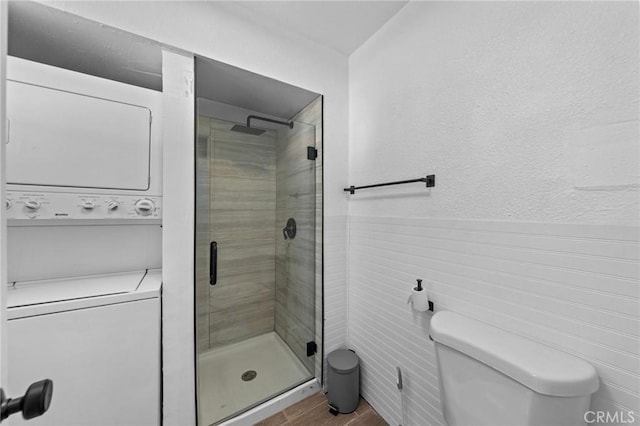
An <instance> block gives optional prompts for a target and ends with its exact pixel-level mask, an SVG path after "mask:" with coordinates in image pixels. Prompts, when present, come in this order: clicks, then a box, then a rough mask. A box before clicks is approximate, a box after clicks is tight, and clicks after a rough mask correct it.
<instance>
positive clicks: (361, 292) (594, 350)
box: [327, 216, 640, 426]
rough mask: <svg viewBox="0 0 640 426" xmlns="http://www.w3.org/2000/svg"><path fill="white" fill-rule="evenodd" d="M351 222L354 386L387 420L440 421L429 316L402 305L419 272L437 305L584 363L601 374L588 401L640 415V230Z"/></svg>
mask: <svg viewBox="0 0 640 426" xmlns="http://www.w3.org/2000/svg"><path fill="white" fill-rule="evenodd" d="M348 225H349V252H348V256H349V271H348V273H349V281H348V282H349V284H348V312H349V318H348V323H349V325H348V330H349V333H348V344H349V347H350V348H353V349H354V350H355V351H356V353H357V354H358V355H359V357H360V362H361V372H362V373H361V374H362V385H361V393H362V395H363V396H364V397H365V398H366V399H367V400H368V401H370V402H371V404H372V405H373V406H374V407H376V410H377V411H378V412H379V413H380V414H381V415H382V416H383V417H384V418H385V420H386V421H387V422H389V423H390V424H399V423H402V424H404V425H405V426H407V425H426V424H429V425H440V424H444V421H443V418H442V414H441V410H440V401H439V391H438V372H437V367H436V360H435V353H434V347H433V342H431V341H430V340H429V336H428V334H429V320H430V317H431V313H414V312H412V310H411V309H410V306H409V305H407V297H408V295H409V293H410V289H411V287H412V285H413V284H414V283H415V280H416V278H422V279H423V280H424V282H425V283H427V286H428V291H429V292H430V296H429V298H430V299H431V300H432V301H433V302H434V303H435V308H436V311H438V310H452V311H455V312H458V313H460V314H463V315H466V316H469V317H472V318H475V319H477V320H480V321H484V322H486V323H489V324H492V325H494V326H496V327H499V328H502V329H505V330H508V331H511V332H514V333H517V334H520V335H522V336H525V337H527V338H530V339H532V340H534V341H537V342H540V343H542V344H545V345H548V346H550V347H554V348H556V349H559V350H561V351H564V352H567V353H570V354H573V355H575V356H578V357H580V358H583V359H585V360H587V361H588V362H590V363H591V364H593V365H594V366H595V367H596V369H597V371H598V373H599V375H600V389H599V390H598V392H597V393H596V394H594V395H593V398H592V403H591V408H592V409H593V410H606V411H609V412H612V413H613V412H616V411H620V412H624V413H628V412H629V411H635V418H636V419H637V418H638V417H639V415H638V414H639V413H640V410H639V405H640V396H639V395H640V389H639V388H640V380H639V377H638V364H639V337H638V334H639V333H638V332H639V325H640V323H639V316H640V312H639V311H640V307H639V293H640V288H639V284H638V279H639V276H638V275H639V258H640V245H639V233H640V232H639V228H638V227H636V226H614V225H597V224H559V223H538V222H507V221H481V220H445V219H429V218H398V217H394V218H391V217H361V216H352V217H351V218H350V222H349V224H348ZM327 253H331V252H330V251H329V250H327ZM329 255H330V254H329ZM328 341H329V339H327V343H328ZM396 367H400V368H401V369H402V371H403V376H404V390H403V393H404V403H405V407H406V408H405V410H406V420H405V422H402V411H401V399H400V398H401V396H400V393H399V391H398V389H397V387H396Z"/></svg>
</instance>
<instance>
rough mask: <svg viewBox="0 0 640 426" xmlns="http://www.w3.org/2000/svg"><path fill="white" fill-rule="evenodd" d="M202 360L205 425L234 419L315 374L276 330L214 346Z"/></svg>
mask: <svg viewBox="0 0 640 426" xmlns="http://www.w3.org/2000/svg"><path fill="white" fill-rule="evenodd" d="M198 362H199V364H198V376H199V381H198V389H199V398H198V410H199V415H200V422H199V424H202V425H213V424H218V423H220V422H222V421H224V420H227V419H230V418H231V417H233V416H236V415H238V414H240V413H242V412H244V411H246V410H249V409H251V408H253V407H255V406H257V405H259V404H261V403H263V402H265V401H267V400H269V399H271V398H273V397H275V396H277V395H279V394H281V393H283V392H286V391H288V390H290V389H292V388H294V387H296V386H298V385H300V384H301V383H304V382H306V381H307V380H309V379H310V378H312V375H311V374H310V373H309V371H307V369H306V368H305V367H304V365H303V364H302V362H300V360H299V359H298V358H297V357H296V355H295V354H294V353H293V352H292V351H291V349H289V347H288V346H287V344H286V343H284V342H283V341H282V339H281V338H280V337H279V336H278V335H277V334H276V333H275V332H271V333H267V334H263V335H260V336H257V337H252V338H250V339H247V340H244V341H242V342H238V343H234V344H231V345H228V346H223V347H220V348H215V349H211V350H209V351H207V352H204V353H202V354H200V356H199V359H198Z"/></svg>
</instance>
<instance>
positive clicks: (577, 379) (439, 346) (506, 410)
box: [430, 311, 599, 426]
mask: <svg viewBox="0 0 640 426" xmlns="http://www.w3.org/2000/svg"><path fill="white" fill-rule="evenodd" d="M430 335H431V337H432V339H433V340H434V341H435V348H436V357H437V360H438V371H439V376H440V400H441V402H442V412H443V413H444V418H445V420H446V421H447V424H448V425H449V426H484V425H486V426H521V425H522V426H524V425H526V426H529V425H536V426H565V425H567V426H568V425H572V426H574V425H585V424H586V421H585V419H584V415H585V412H586V411H588V410H589V402H590V400H591V394H592V393H594V392H595V391H596V390H598V385H599V379H598V374H597V373H596V370H595V368H593V366H592V365H591V364H589V363H588V362H586V361H584V360H582V359H580V358H576V357H574V356H571V355H569V354H566V353H564V352H560V351H557V350H555V349H551V348H549V347H548V346H544V345H541V344H539V343H536V342H533V341H531V340H529V339H526V338H524V337H520V336H518V335H515V334H512V333H508V332H506V331H503V330H500V329H498V328H495V327H492V326H490V325H488V324H485V323H481V322H478V321H475V320H473V319H471V318H468V317H465V316H462V315H458V314H456V313H454V312H448V311H441V312H438V313H436V314H435V315H434V316H433V318H432V319H431V331H430Z"/></svg>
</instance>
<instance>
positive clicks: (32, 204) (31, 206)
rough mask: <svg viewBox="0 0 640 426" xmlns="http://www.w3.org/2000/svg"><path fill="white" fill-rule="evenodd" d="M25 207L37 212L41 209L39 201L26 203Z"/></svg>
mask: <svg viewBox="0 0 640 426" xmlns="http://www.w3.org/2000/svg"><path fill="white" fill-rule="evenodd" d="M24 206H25V207H26V208H28V209H29V210H32V211H36V210H38V209H39V208H40V201H38V200H27V201H25V202H24Z"/></svg>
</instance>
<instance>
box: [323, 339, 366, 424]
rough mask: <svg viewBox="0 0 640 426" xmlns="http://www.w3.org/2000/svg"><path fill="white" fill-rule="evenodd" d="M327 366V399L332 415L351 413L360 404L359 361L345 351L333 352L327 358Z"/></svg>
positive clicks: (350, 352)
mask: <svg viewBox="0 0 640 426" xmlns="http://www.w3.org/2000/svg"><path fill="white" fill-rule="evenodd" d="M327 364H328V365H329V374H328V377H327V380H328V385H329V386H328V397H329V398H328V399H329V409H330V410H329V411H331V412H332V413H333V414H337V413H342V414H346V413H351V412H353V411H355V409H356V408H357V407H358V403H359V402H360V360H359V359H358V356H357V355H356V354H355V352H353V351H350V350H347V349H338V350H336V351H333V352H331V353H330V354H329V356H328V357H327Z"/></svg>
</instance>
